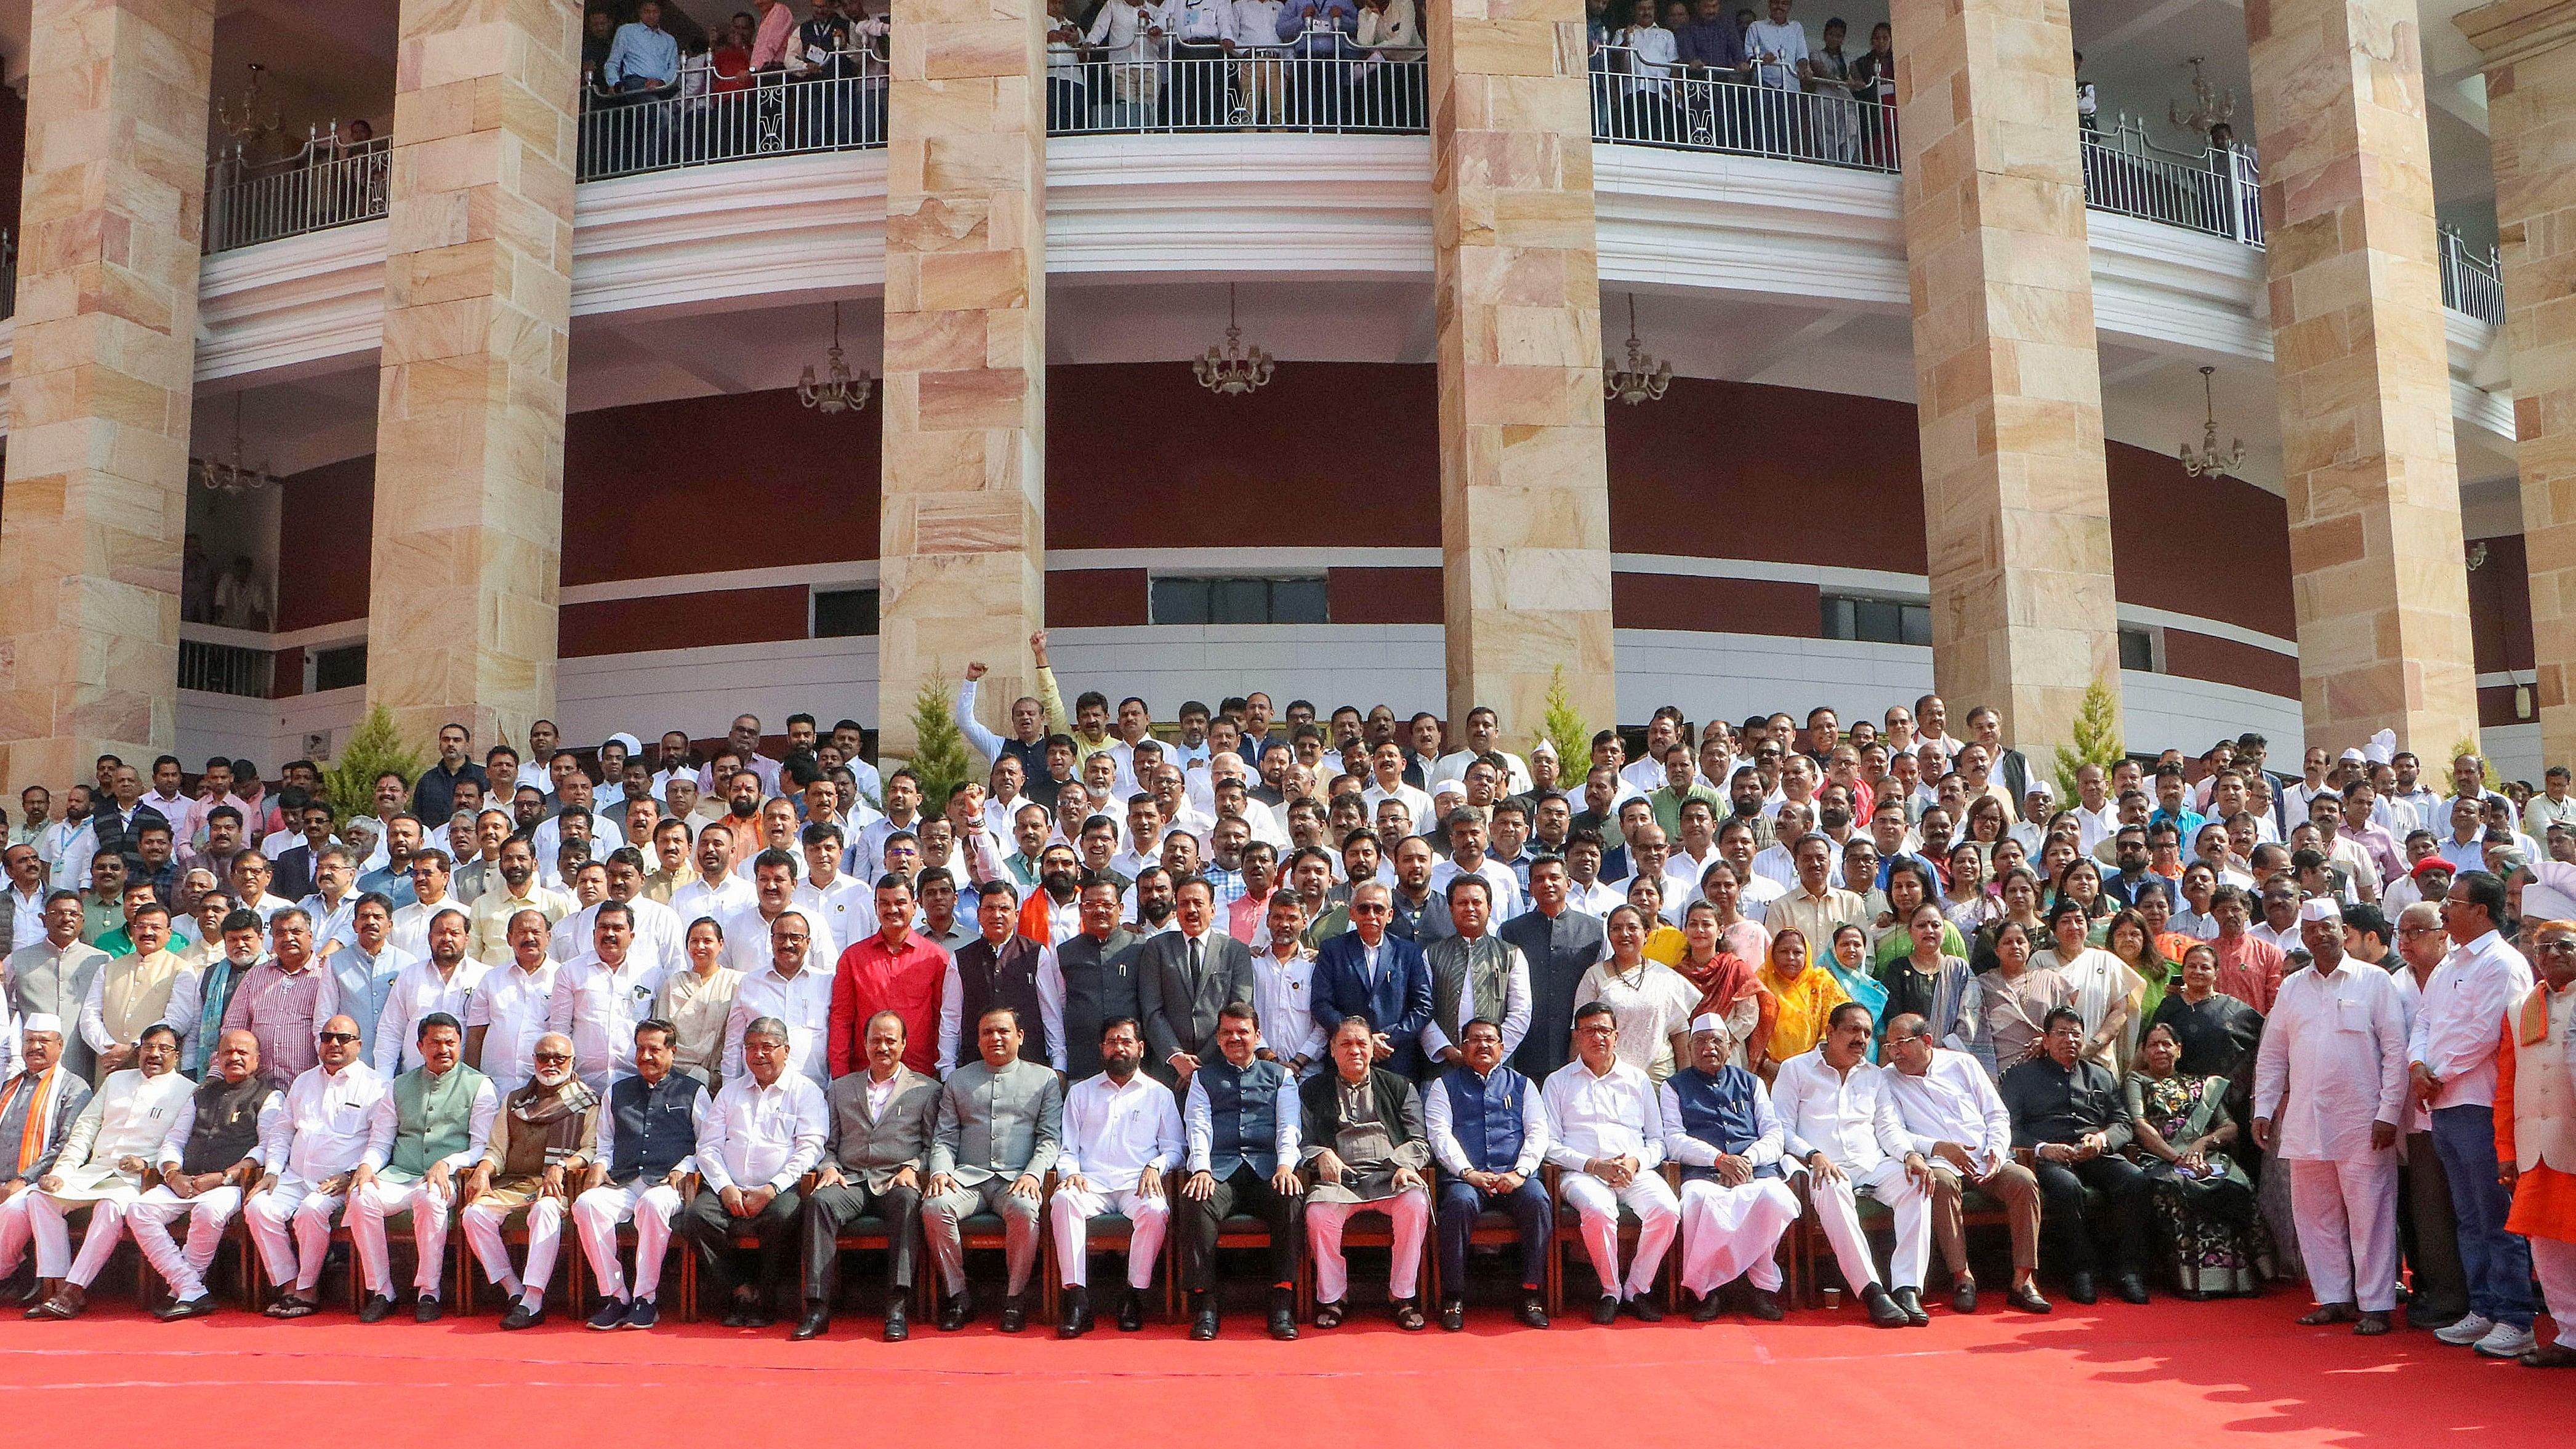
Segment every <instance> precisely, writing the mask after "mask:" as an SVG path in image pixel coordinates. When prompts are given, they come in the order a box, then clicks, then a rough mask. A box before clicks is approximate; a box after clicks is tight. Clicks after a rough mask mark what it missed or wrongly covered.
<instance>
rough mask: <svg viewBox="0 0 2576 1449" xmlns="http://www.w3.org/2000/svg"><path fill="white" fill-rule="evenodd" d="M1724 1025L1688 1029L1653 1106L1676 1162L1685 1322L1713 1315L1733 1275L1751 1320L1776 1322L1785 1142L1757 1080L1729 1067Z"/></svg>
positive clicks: (1786, 1193)
mask: <svg viewBox="0 0 2576 1449" xmlns="http://www.w3.org/2000/svg"><path fill="white" fill-rule="evenodd" d="M1734 1054H1735V1038H1734V1036H1733V1034H1732V1033H1730V1032H1728V1031H1727V1029H1726V1019H1725V1018H1724V1017H1721V1016H1718V1015H1716V1014H1715V1013H1706V1014H1703V1015H1701V1016H1700V1017H1699V1018H1698V1019H1697V1020H1695V1021H1693V1022H1692V1023H1691V1060H1690V1062H1689V1063H1688V1064H1687V1065H1685V1066H1684V1067H1683V1068H1682V1069H1681V1070H1679V1071H1677V1072H1675V1073H1673V1074H1672V1075H1671V1076H1669V1077H1666V1078H1665V1079H1664V1082H1663V1085H1662V1087H1661V1088H1660V1089H1659V1091H1658V1100H1659V1103H1660V1106H1661V1110H1662V1113H1663V1119H1664V1155H1665V1156H1666V1157H1668V1158H1671V1159H1672V1160H1673V1161H1675V1162H1678V1163H1680V1164H1682V1170H1683V1174H1684V1180H1683V1182H1682V1192H1681V1214H1682V1286H1683V1287H1684V1288H1686V1289H1688V1290H1690V1291H1691V1292H1692V1293H1693V1294H1696V1295H1697V1296H1698V1301H1697V1302H1696V1303H1695V1304H1693V1305H1692V1308H1691V1318H1692V1320H1693V1321H1694V1322H1699V1323H1706V1322H1708V1321H1709V1320H1711V1319H1713V1318H1715V1317H1717V1315H1718V1313H1719V1312H1720V1311H1722V1310H1721V1307H1720V1304H1721V1302H1722V1300H1721V1299H1720V1298H1719V1296H1718V1290H1719V1289H1721V1288H1724V1287H1725V1286H1726V1285H1727V1284H1729V1283H1731V1282H1733V1281H1735V1279H1736V1278H1737V1277H1738V1276H1742V1277H1743V1278H1744V1279H1745V1281H1746V1284H1747V1286H1748V1288H1749V1289H1750V1290H1751V1300H1752V1301H1751V1308H1752V1312H1753V1315H1754V1316H1755V1317H1757V1318H1763V1319H1770V1320H1775V1321H1776V1320H1777V1319H1778V1318H1779V1317H1780V1316H1781V1312H1780V1304H1779V1300H1778V1299H1777V1298H1775V1297H1774V1296H1773V1295H1774V1294H1776V1293H1778V1292H1779V1291H1780V1263H1779V1259H1778V1256H1777V1254H1778V1250H1779V1246H1780V1236H1781V1234H1783V1233H1785V1232H1787V1231H1788V1230H1789V1227H1790V1225H1791V1224H1793V1223H1795V1222H1797V1221H1798V1195H1797V1194H1796V1193H1794V1192H1791V1191H1790V1190H1789V1184H1788V1182H1787V1180H1786V1179H1784V1178H1783V1177H1782V1176H1781V1174H1780V1158H1781V1155H1782V1153H1783V1151H1784V1148H1783V1145H1782V1144H1783V1142H1784V1141H1785V1135H1784V1134H1783V1133H1782V1131H1781V1128H1780V1116H1779V1114H1778V1113H1777V1112H1775V1111H1773V1110H1772V1108H1771V1094H1770V1092H1769V1090H1768V1089H1766V1088H1765V1087H1764V1086H1763V1085H1762V1079H1761V1078H1760V1077H1757V1076H1755V1075H1753V1074H1752V1073H1751V1072H1748V1071H1746V1070H1744V1069H1743V1068H1742V1067H1739V1066H1736V1065H1734V1063H1733V1062H1732V1061H1730V1060H1729V1058H1731V1057H1732V1056H1733V1055H1734Z"/></svg>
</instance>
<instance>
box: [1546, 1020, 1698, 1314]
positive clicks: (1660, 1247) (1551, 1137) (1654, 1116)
mask: <svg viewBox="0 0 2576 1449" xmlns="http://www.w3.org/2000/svg"><path fill="white" fill-rule="evenodd" d="M1540 1099H1541V1101H1542V1102H1544V1103H1545V1105H1546V1107H1547V1120H1548V1141H1547V1160H1548V1161H1550V1162H1553V1163H1555V1164H1556V1165H1557V1166H1558V1167H1559V1168H1561V1169H1563V1172H1564V1175H1563V1176H1562V1177H1560V1178H1559V1179H1558V1180H1557V1186H1558V1190H1559V1191H1560V1192H1561V1193H1562V1194H1563V1195H1564V1198H1565V1205H1566V1206H1567V1207H1568V1208H1570V1209H1572V1210H1573V1212H1574V1216H1575V1221H1576V1223H1577V1224H1578V1225H1579V1226H1580V1227H1581V1229H1582V1232H1583V1245H1584V1248H1585V1250H1586V1251H1587V1252H1589V1253H1590V1254H1591V1257H1592V1271H1593V1273H1594V1275H1595V1276H1596V1277H1598V1278H1599V1279H1600V1280H1601V1294H1602V1296H1603V1297H1605V1298H1617V1299H1620V1300H1622V1301H1625V1300H1627V1299H1630V1298H1635V1297H1638V1296H1639V1295H1641V1294H1644V1293H1647V1292H1649V1291H1650V1290H1652V1289H1653V1288H1654V1286H1655V1270H1656V1269H1658V1268H1660V1267H1662V1266H1663V1261H1664V1250H1665V1249H1667V1248H1669V1247H1671V1246H1672V1242H1673V1234H1675V1233H1676V1232H1678V1231H1680V1229H1681V1204H1680V1203H1679V1202H1678V1201H1676V1200H1675V1199H1674V1197H1673V1190H1672V1188H1671V1187H1670V1186H1669V1185H1667V1184H1666V1183H1665V1181H1664V1175H1663V1173H1661V1172H1660V1171H1658V1170H1657V1169H1658V1168H1660V1167H1661V1166H1662V1165H1663V1161H1664V1115H1663V1106H1662V1102H1661V1100H1660V1098H1658V1096H1657V1095H1656V1090H1655V1084H1654V1083H1653V1082H1650V1081H1648V1080H1647V1079H1646V1074H1645V1072H1644V1071H1643V1070H1641V1069H1639V1068H1638V1067H1635V1066H1632V1065H1630V1064H1629V1063H1627V1062H1625V1061H1621V1060H1618V1059H1616V1058H1613V1059H1612V1061H1611V1063H1610V1070H1608V1071H1607V1072H1602V1073H1599V1074H1595V1073H1594V1072H1593V1070H1592V1068H1590V1067H1589V1066H1586V1065H1584V1063H1583V1062H1582V1061H1581V1060H1580V1059H1577V1060H1575V1061H1571V1062H1568V1063H1566V1064H1565V1065H1564V1066H1562V1067H1559V1068H1557V1069H1556V1070H1555V1071H1554V1072H1552V1073H1550V1074H1549V1076H1548V1079H1547V1086H1546V1088H1545V1089H1544V1090H1543V1091H1542V1092H1541V1093H1540ZM1612 1157H1633V1158H1635V1159H1637V1175H1636V1176H1635V1177H1632V1178H1630V1179H1629V1180H1628V1184H1627V1185H1626V1186H1625V1187H1612V1186H1611V1185H1610V1184H1609V1183H1608V1182H1606V1181H1604V1180H1602V1179H1601V1178H1598V1177H1595V1176H1593V1175H1592V1174H1591V1173H1588V1172H1586V1171H1584V1169H1583V1165H1584V1164H1585V1163H1586V1162H1590V1161H1593V1160H1595V1159H1600V1158H1612ZM1622 1207H1625V1208H1627V1209H1628V1210H1629V1211H1630V1212H1633V1213H1635V1214H1636V1215H1637V1249H1636V1252H1635V1254H1634V1255H1633V1256H1632V1257H1631V1258H1630V1260H1629V1264H1628V1272H1627V1274H1626V1276H1625V1277H1622V1276H1621V1275H1620V1272H1619V1209H1620V1208H1622Z"/></svg>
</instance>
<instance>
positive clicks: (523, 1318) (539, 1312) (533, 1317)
mask: <svg viewBox="0 0 2576 1449" xmlns="http://www.w3.org/2000/svg"><path fill="white" fill-rule="evenodd" d="M545 1321H546V1311H545V1310H544V1309H542V1308H530V1307H529V1306H528V1303H527V1300H526V1299H524V1298H523V1299H521V1300H519V1301H518V1302H516V1303H513V1304H511V1305H510V1311H509V1312H507V1313H505V1314H503V1315H501V1326H502V1327H503V1328H508V1329H520V1328H534V1327H536V1326H537V1325H538V1324H540V1323H543V1322H545Z"/></svg>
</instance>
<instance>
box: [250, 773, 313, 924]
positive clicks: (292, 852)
mask: <svg viewBox="0 0 2576 1449" xmlns="http://www.w3.org/2000/svg"><path fill="white" fill-rule="evenodd" d="M285 793H286V794H289V795H292V796H295V797H296V798H295V799H294V800H290V801H287V802H285V804H284V805H283V806H282V807H281V808H283V809H284V810H285V811H286V818H287V819H288V820H291V821H293V822H294V824H295V828H296V829H297V830H298V831H301V832H302V833H303V835H304V843H303V844H301V845H296V846H292V847H290V848H288V849H286V850H283V851H280V852H279V853H278V856H277V878H276V880H274V881H272V882H271V883H270V884H269V891H270V893H271V894H273V895H275V896H277V897H278V898H279V899H280V900H289V901H300V900H302V899H304V898H305V897H306V896H309V895H311V894H313V884H314V881H315V879H316V875H315V870H316V868H317V867H319V866H320V865H321V864H322V852H324V851H326V850H328V849H330V848H331V807H330V806H328V805H319V804H315V803H313V802H312V801H311V800H309V799H307V798H306V797H305V795H304V792H303V791H301V790H289V791H287V792H285ZM250 845H251V848H252V849H257V848H258V846H259V842H257V841H252V842H251V843H250Z"/></svg>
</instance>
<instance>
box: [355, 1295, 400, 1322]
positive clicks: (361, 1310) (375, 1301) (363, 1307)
mask: <svg viewBox="0 0 2576 1449" xmlns="http://www.w3.org/2000/svg"><path fill="white" fill-rule="evenodd" d="M393 1311H394V1301H393V1300H392V1299H390V1298H388V1297H386V1296H385V1295H383V1294H382V1293H370V1294H368V1295H367V1301H366V1302H364V1303H361V1304H359V1305H358V1321H359V1322H360V1323H382V1322H384V1321H385V1319H386V1317H387V1316H388V1315H390V1314H391V1313H392V1312H393Z"/></svg>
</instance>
